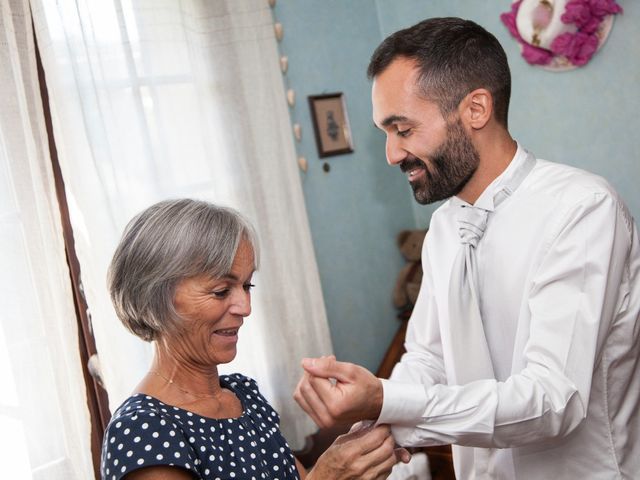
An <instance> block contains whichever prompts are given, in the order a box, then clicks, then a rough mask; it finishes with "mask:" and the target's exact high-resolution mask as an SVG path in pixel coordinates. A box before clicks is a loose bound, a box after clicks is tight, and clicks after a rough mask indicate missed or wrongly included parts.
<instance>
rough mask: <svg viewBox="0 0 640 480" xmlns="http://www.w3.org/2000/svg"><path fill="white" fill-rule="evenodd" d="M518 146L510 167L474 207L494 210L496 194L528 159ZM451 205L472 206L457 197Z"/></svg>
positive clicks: (525, 152) (479, 198) (490, 186)
mask: <svg viewBox="0 0 640 480" xmlns="http://www.w3.org/2000/svg"><path fill="white" fill-rule="evenodd" d="M516 144H517V146H518V147H517V149H516V154H515V155H514V156H513V158H512V159H511V161H510V162H509V165H508V166H507V168H505V170H504V171H503V172H502V173H501V174H500V175H498V176H497V177H496V178H495V179H494V180H493V181H492V182H491V183H490V184H489V185H488V186H487V188H485V189H484V191H483V192H482V193H481V194H480V196H479V197H478V199H477V200H476V202H475V203H474V204H473V206H474V207H478V208H482V209H483V210H488V211H490V212H492V211H493V210H494V208H495V206H494V199H495V197H496V194H497V193H498V192H499V191H500V189H501V188H503V186H504V185H505V184H506V183H507V182H508V181H509V180H510V179H511V178H512V177H513V175H514V174H515V173H516V171H517V170H518V167H520V166H521V165H522V164H523V163H524V162H525V160H526V158H527V154H528V153H527V151H526V150H525V149H524V148H523V147H522V146H521V145H520V144H519V143H517V142H516ZM510 193H511V192H508V194H510ZM451 205H453V206H460V205H470V204H469V203H467V202H465V201H464V200H462V199H461V198H459V197H457V196H455V197H451Z"/></svg>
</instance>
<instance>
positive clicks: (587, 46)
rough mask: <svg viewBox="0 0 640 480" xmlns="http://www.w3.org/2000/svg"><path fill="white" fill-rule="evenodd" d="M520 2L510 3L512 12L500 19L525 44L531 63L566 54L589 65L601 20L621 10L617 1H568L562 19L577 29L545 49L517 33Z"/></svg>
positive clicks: (575, 63)
mask: <svg viewBox="0 0 640 480" xmlns="http://www.w3.org/2000/svg"><path fill="white" fill-rule="evenodd" d="M521 3H522V0H518V1H516V2H514V3H513V4H511V11H510V12H507V13H503V14H502V15H500V20H502V23H504V25H505V26H506V27H507V29H508V30H509V33H511V35H512V36H513V37H514V38H515V39H516V40H517V41H518V43H520V45H521V46H522V56H523V57H524V59H525V60H526V61H527V62H529V63H530V64H532V65H547V64H549V63H550V62H551V61H552V60H553V57H554V56H555V55H562V56H564V57H566V58H567V60H569V62H571V63H572V64H574V65H576V66H582V65H584V64H586V63H587V62H588V61H589V60H590V59H591V57H592V56H593V54H594V53H595V52H596V50H597V49H598V42H599V41H598V37H597V36H596V32H597V31H598V28H599V27H600V24H601V23H602V20H603V19H604V18H605V17H606V16H608V15H615V14H617V13H621V12H622V7H621V6H620V5H618V4H617V2H616V0H569V1H568V2H567V4H566V5H565V11H564V12H563V14H562V15H561V17H560V20H562V22H563V23H567V24H569V23H573V24H575V25H576V27H577V28H578V31H577V32H576V33H563V34H561V35H558V36H557V37H556V38H555V39H554V40H553V42H552V43H551V47H550V50H545V49H543V48H539V47H535V46H533V45H530V44H529V43H527V42H526V41H524V39H523V38H522V36H521V35H520V32H518V28H517V25H516V17H517V15H518V10H519V8H520V4H521Z"/></svg>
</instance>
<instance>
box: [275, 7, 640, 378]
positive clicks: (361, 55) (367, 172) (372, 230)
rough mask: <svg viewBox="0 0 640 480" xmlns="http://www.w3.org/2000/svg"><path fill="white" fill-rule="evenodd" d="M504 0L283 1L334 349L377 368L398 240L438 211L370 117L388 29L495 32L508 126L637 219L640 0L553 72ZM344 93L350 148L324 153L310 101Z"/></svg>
mask: <svg viewBox="0 0 640 480" xmlns="http://www.w3.org/2000/svg"><path fill="white" fill-rule="evenodd" d="M510 3H511V2H510V1H507V0H505V1H502V0H428V1H427V0H394V1H393V2H390V1H388V0H348V1H346V0H278V2H277V4H276V8H275V10H274V17H275V19H276V21H279V22H281V23H282V24H283V25H284V31H285V35H284V39H283V41H282V43H281V51H282V53H283V54H284V55H287V56H288V57H289V71H288V73H287V75H286V76H285V82H286V84H287V85H288V86H289V87H290V88H293V89H294V90H296V93H297V103H296V105H295V107H294V108H293V109H292V112H291V114H292V120H293V121H294V122H298V123H300V124H301V125H302V128H303V140H302V142H301V143H299V144H297V147H298V152H299V153H300V154H301V155H304V156H305V157H306V158H307V159H308V161H309V170H308V172H307V173H306V174H302V181H303V188H304V191H305V199H306V203H307V210H308V213H309V220H310V224H311V230H312V235H313V239H314V245H315V249H316V254H317V259H318V264H319V269H320V276H321V280H322V285H323V291H324V297H325V302H326V305H327V313H328V316H329V326H330V329H331V332H332V339H333V344H334V349H335V352H336V355H337V356H338V357H339V358H341V359H345V360H350V361H355V362H358V363H361V364H363V365H365V366H366V367H368V368H369V369H372V370H375V369H376V368H377V366H378V364H379V362H380V360H381V358H382V355H383V354H384V350H385V349H386V347H387V346H388V344H389V342H390V340H391V338H392V336H393V333H394V332H395V329H396V328H397V321H396V320H395V311H394V309H393V308H392V306H391V303H390V294H391V290H392V288H393V282H394V280H395V276H396V274H397V272H398V270H399V269H400V267H401V266H402V264H403V262H402V259H401V258H400V256H399V254H398V251H397V248H396V246H395V243H394V239H395V235H396V234H397V232H398V231H399V230H401V229H404V228H416V227H425V226H427V225H428V221H429V217H430V213H431V211H432V210H433V207H430V206H427V207H422V206H418V205H417V204H415V202H414V201H413V198H412V196H411V194H410V190H409V188H408V186H407V184H406V180H405V179H404V177H403V176H402V175H401V174H400V172H399V171H398V170H397V169H392V168H390V167H388V166H387V165H386V163H385V160H384V139H383V136H382V134H381V133H379V132H377V131H376V129H375V128H374V127H373V124H372V121H371V105H370V84H369V82H368V80H367V79H366V76H365V70H366V66H367V63H368V60H369V57H370V55H371V53H372V52H373V50H374V49H375V47H376V46H377V45H378V44H379V43H380V41H381V40H382V39H383V38H384V37H386V36H387V35H388V34H390V33H392V32H394V31H396V30H398V29H400V28H404V27H407V26H410V25H412V24H414V23H416V22H417V21H419V20H421V19H423V18H427V17H435V16H460V17H465V18H469V19H471V20H474V21H476V22H478V23H479V24H481V25H483V26H484V27H485V28H487V29H488V30H490V31H491V32H492V33H494V34H495V35H496V36H497V37H498V39H499V40H500V42H501V43H502V45H503V46H504V48H505V50H506V51H507V55H508V56H509V62H510V65H511V70H512V77H513V91H512V101H511V110H510V129H511V132H512V135H513V136H514V138H516V139H517V140H519V141H520V142H521V143H522V144H523V145H524V146H526V147H527V148H528V149H530V150H531V151H533V152H534V153H535V154H536V155H537V156H538V157H541V158H546V159H548V160H552V161H558V162H562V163H568V164H571V165H575V166H578V167H581V168H585V169H587V170H591V171H593V172H596V173H598V174H600V175H602V176H604V177H605V178H607V179H608V180H609V181H610V182H611V183H612V184H613V185H614V187H615V188H616V189H617V190H618V191H619V192H620V193H621V195H622V196H623V198H624V199H625V200H626V202H627V204H628V205H629V207H630V209H631V212H632V214H633V215H634V217H635V218H640V193H638V187H637V186H636V183H637V182H638V181H640V162H639V161H638V160H640V159H639V155H638V152H639V151H640V132H638V128H639V127H640V120H639V118H640V114H639V113H638V110H639V107H640V95H639V94H638V88H639V85H640V28H638V24H640V2H638V1H637V0H633V1H632V0H628V1H625V0H619V3H620V4H621V5H622V6H623V8H624V9H625V12H624V14H623V15H619V16H617V18H616V20H615V23H614V27H613V30H612V32H611V35H610V36H609V39H608V40H607V42H606V44H605V45H604V47H603V48H602V50H601V51H600V52H598V53H597V54H596V56H595V57H594V58H593V60H592V61H591V62H590V63H589V64H588V65H587V66H586V67H584V68H582V69H578V70H574V71H572V72H564V73H552V72H548V71H545V70H542V69H539V68H534V67H531V66H529V65H528V64H527V63H526V62H525V61H524V60H523V59H522V57H521V56H520V51H519V48H518V45H517V43H516V42H515V41H514V40H513V39H512V38H511V36H510V35H509V33H508V32H507V30H506V28H505V27H504V26H503V25H502V23H501V22H500V19H499V15H500V13H502V12H504V11H507V10H509V8H510ZM333 91H342V92H344V93H345V95H346V100H347V106H348V110H349V117H350V121H351V127H352V130H353V138H354V141H355V152H354V153H353V154H350V155H343V156H339V157H329V159H328V160H327V161H328V163H329V164H330V166H331V171H330V172H329V173H328V174H327V173H324V172H323V171H322V168H321V167H322V163H323V162H322V161H321V160H320V159H318V157H317V153H316V147H315V142H314V139H313V130H312V126H311V120H310V115H309V109H308V105H307V101H306V96H307V95H310V94H317V93H323V92H326V93H328V92H333Z"/></svg>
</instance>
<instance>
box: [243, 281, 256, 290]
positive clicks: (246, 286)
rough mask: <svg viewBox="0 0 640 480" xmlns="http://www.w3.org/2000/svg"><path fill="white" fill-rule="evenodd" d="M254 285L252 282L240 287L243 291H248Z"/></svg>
mask: <svg viewBox="0 0 640 480" xmlns="http://www.w3.org/2000/svg"><path fill="white" fill-rule="evenodd" d="M253 287H255V285H254V284H253V283H245V284H244V285H243V286H242V288H244V290H245V292H250V291H251V289H252V288H253Z"/></svg>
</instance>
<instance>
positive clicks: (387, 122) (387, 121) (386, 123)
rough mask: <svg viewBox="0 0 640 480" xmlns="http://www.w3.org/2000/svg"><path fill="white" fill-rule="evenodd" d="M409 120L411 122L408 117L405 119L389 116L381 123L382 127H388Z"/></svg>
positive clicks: (398, 116) (400, 116)
mask: <svg viewBox="0 0 640 480" xmlns="http://www.w3.org/2000/svg"><path fill="white" fill-rule="evenodd" d="M407 120H409V119H408V118H407V117H405V116H404V115H389V116H388V117H387V118H385V119H384V120H383V121H382V123H380V125H382V126H383V127H388V126H389V125H391V124H393V123H396V122H406V121H407Z"/></svg>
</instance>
